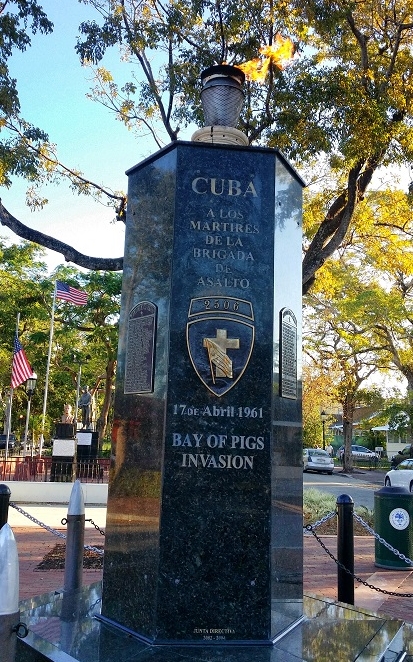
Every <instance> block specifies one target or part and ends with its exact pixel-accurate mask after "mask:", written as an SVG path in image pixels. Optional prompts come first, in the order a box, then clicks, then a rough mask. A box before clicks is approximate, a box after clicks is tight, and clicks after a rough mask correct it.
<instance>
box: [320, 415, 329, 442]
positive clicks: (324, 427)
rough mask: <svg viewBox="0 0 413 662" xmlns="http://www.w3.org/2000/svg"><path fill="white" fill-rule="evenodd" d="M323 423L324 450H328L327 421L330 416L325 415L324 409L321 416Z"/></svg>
mask: <svg viewBox="0 0 413 662" xmlns="http://www.w3.org/2000/svg"><path fill="white" fill-rule="evenodd" d="M320 418H321V422H322V424H323V450H325V449H326V420H327V419H328V414H326V413H325V411H324V409H323V411H322V412H321V414H320Z"/></svg>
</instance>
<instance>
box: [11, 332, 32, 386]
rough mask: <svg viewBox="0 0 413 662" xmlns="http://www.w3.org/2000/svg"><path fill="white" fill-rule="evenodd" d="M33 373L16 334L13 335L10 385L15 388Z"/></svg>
mask: <svg viewBox="0 0 413 662" xmlns="http://www.w3.org/2000/svg"><path fill="white" fill-rule="evenodd" d="M32 374H33V370H32V367H31V365H30V363H29V362H28V360H27V356H26V354H25V353H24V349H23V347H22V346H21V343H20V341H19V339H18V337H17V335H16V336H14V347H13V365H12V369H11V387H12V388H17V387H18V386H20V384H23V382H25V381H26V379H29V377H31V376H32Z"/></svg>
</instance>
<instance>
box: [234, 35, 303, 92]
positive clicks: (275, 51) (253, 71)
mask: <svg viewBox="0 0 413 662" xmlns="http://www.w3.org/2000/svg"><path fill="white" fill-rule="evenodd" d="M260 54H261V56H262V57H256V58H254V59H253V60H249V62H244V64H237V65H236V66H237V67H238V69H241V71H243V72H244V74H245V76H246V77H247V79H248V80H255V81H257V82H259V83H262V82H264V80H265V77H266V75H267V73H268V69H269V68H270V64H271V63H272V64H274V65H275V66H276V67H278V68H279V69H284V68H285V67H286V66H288V64H289V63H290V61H291V59H292V57H293V55H294V44H293V42H292V41H291V39H289V37H287V38H286V39H284V37H282V36H281V35H279V34H277V35H276V37H275V45H274V46H261V48H260Z"/></svg>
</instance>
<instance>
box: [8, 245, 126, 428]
mask: <svg viewBox="0 0 413 662" xmlns="http://www.w3.org/2000/svg"><path fill="white" fill-rule="evenodd" d="M42 257H43V249H40V248H39V247H38V246H36V245H35V244H30V243H23V244H20V245H8V244H7V243H6V242H5V241H4V240H0V308H1V311H2V315H1V319H0V404H1V403H3V405H2V406H3V413H4V403H5V402H6V400H7V393H8V388H9V385H10V374H11V364H12V349H13V336H14V333H15V329H16V318H17V313H18V312H20V323H19V338H20V341H21V343H22V345H23V347H24V350H25V353H26V355H27V358H28V360H29V362H30V364H31V366H32V368H33V369H34V370H35V372H36V373H37V375H38V383H37V388H36V391H35V393H34V395H33V398H32V406H31V410H32V425H33V426H34V429H35V430H36V431H37V432H38V433H39V432H40V430H41V424H42V421H41V412H42V405H43V397H44V388H45V376H46V366H47V356H48V350H49V338H50V322H51V312H52V300H53V289H54V282H55V279H59V280H63V281H65V282H67V283H68V284H70V285H72V286H73V287H76V288H79V289H82V290H85V291H86V292H88V295H89V296H88V303H87V305H86V306H74V305H71V304H69V303H67V302H65V301H60V300H57V302H56V310H55V319H54V336H53V344H52V354H51V365H50V375H49V389H48V399H47V417H46V426H45V432H46V438H50V434H51V433H52V432H53V424H54V422H55V421H58V420H60V417H61V415H62V412H63V407H64V405H65V404H66V403H68V404H71V405H72V407H73V409H74V408H75V405H76V389H77V379H78V374H79V369H80V366H81V374H82V384H88V385H89V386H90V388H91V390H92V391H93V392H94V393H95V398H96V405H97V411H98V414H99V412H101V411H102V410H103V409H105V421H103V422H102V430H103V433H104V426H105V425H106V422H107V415H108V409H109V407H110V404H111V403H110V401H109V402H107V401H106V389H103V388H102V387H103V386H105V384H106V382H107V380H108V379H109V378H111V377H109V376H108V372H107V366H108V364H111V365H112V364H113V363H116V351H117V333H118V314H119V301H120V289H121V280H122V276H121V274H118V273H100V272H92V273H90V274H88V273H85V272H79V271H77V270H76V269H74V268H73V267H68V266H62V267H59V268H58V269H57V270H56V273H55V274H54V276H53V278H50V276H49V275H48V274H47V268H46V265H45V263H43V262H42ZM108 392H109V394H110V392H111V391H110V385H109V389H108ZM26 403H27V398H26V395H25V391H24V385H22V386H20V387H18V388H17V389H15V391H14V394H13V409H12V415H13V419H12V427H13V429H17V428H18V427H19V426H20V427H21V417H22V415H23V414H22V412H25V409H26Z"/></svg>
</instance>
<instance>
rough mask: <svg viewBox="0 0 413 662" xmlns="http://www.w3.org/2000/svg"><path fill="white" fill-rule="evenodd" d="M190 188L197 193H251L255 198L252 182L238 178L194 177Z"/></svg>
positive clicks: (238, 194)
mask: <svg viewBox="0 0 413 662" xmlns="http://www.w3.org/2000/svg"><path fill="white" fill-rule="evenodd" d="M192 190H193V191H194V193H197V194H198V195H205V194H206V193H212V195H229V196H233V197H236V196H242V197H243V198H245V197H246V196H247V195H252V196H253V197H254V198H257V197H258V195H257V191H256V190H255V186H254V184H253V182H248V184H246V185H245V184H242V183H241V182H240V181H238V179H218V178H217V177H211V178H210V177H196V178H195V179H193V180H192Z"/></svg>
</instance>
